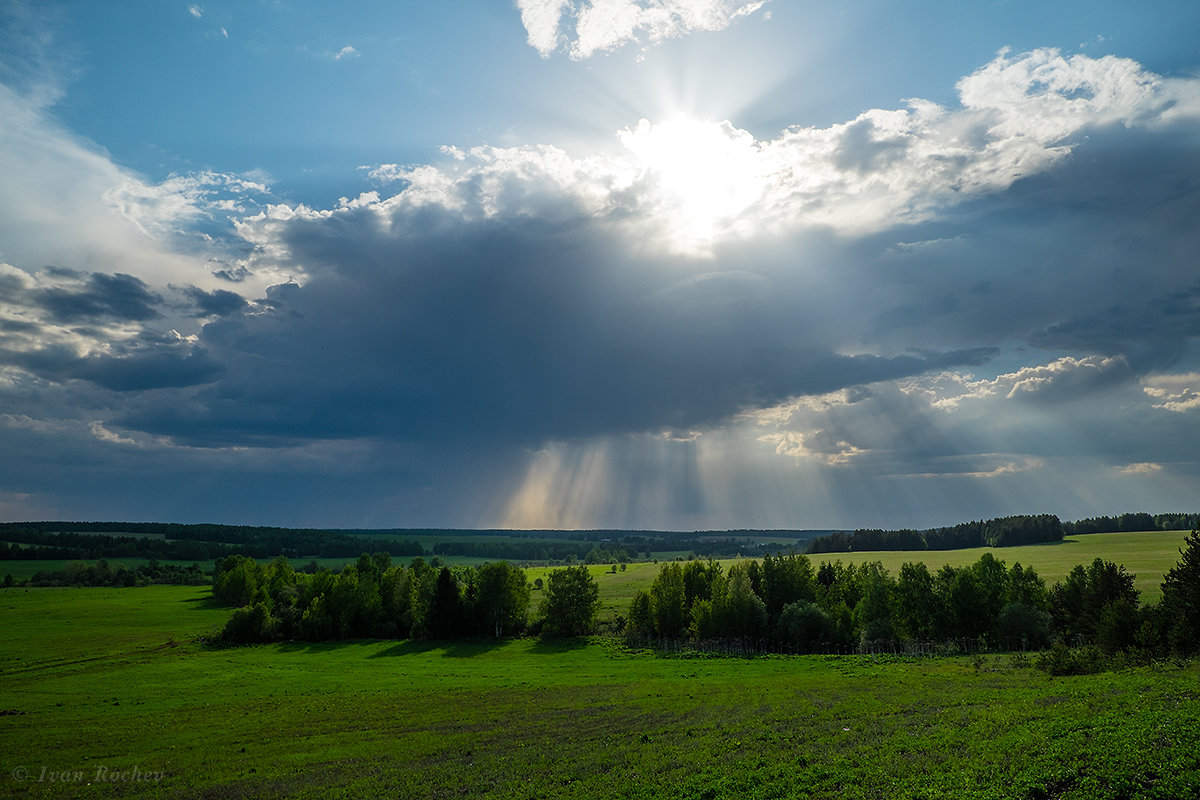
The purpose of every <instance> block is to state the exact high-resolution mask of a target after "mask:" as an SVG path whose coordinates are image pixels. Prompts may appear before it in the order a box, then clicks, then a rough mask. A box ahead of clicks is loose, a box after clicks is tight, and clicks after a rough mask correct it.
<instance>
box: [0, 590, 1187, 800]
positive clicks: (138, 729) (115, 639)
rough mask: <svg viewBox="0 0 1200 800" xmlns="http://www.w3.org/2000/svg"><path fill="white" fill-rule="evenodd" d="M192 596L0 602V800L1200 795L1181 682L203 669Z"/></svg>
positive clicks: (272, 650) (469, 648) (832, 671)
mask: <svg viewBox="0 0 1200 800" xmlns="http://www.w3.org/2000/svg"><path fill="white" fill-rule="evenodd" d="M619 575H620V574H619V573H618V576H619ZM207 597H208V594H207V591H206V590H204V589H200V588H195V587H174V586H152V587H144V588H135V589H120V590H108V589H39V590H22V589H8V590H3V591H0V615H2V616H0V621H2V622H3V625H0V698H2V699H0V711H3V712H4V713H3V715H0V796H14V797H17V796H20V797H34V798H36V797H88V798H92V797H97V798H106V797H134V796H145V797H181V798H242V797H266V798H270V797H314V798H316V797H322V798H323V797H378V796H397V797H422V798H426V797H428V798H440V797H467V798H473V797H475V798H482V797H503V798H524V797H530V798H532V797H551V798H567V797H570V798H576V797H626V798H658V797H672V798H675V797H680V798H722V797H731V798H733V797H737V798H742V797H747V798H767V797H812V798H833V797H837V798H839V799H840V798H876V797H877V798H918V797H923V798H1049V797H1054V798H1195V797H1198V796H1200V790H1198V789H1197V787H1198V786H1200V756H1198V755H1197V754H1198V753H1200V689H1198V687H1200V667H1198V666H1197V665H1196V664H1195V663H1189V664H1183V665H1173V664H1172V665H1165V666H1162V667H1160V668H1155V669H1135V670H1130V671H1127V672H1122V673H1115V674H1114V673H1110V674H1106V675H1095V676H1080V677H1071V678H1049V677H1047V676H1046V675H1044V674H1042V673H1040V672H1037V671H1035V670H1032V669H1030V668H1028V667H1027V666H1023V665H1022V664H1021V663H1020V661H1018V660H1015V659H1014V658H1013V657H1011V656H989V657H987V658H985V659H982V660H971V659H940V660H926V661H906V660H874V659H870V658H828V657H760V658H753V659H733V658H728V659H718V658H700V657H696V658H662V657H657V656H655V655H653V654H651V653H647V652H637V651H629V650H627V649H625V648H623V647H621V646H619V645H618V644H616V643H614V642H611V641H606V640H593V641H592V642H591V643H584V642H580V641H567V642H559V643H551V644H547V643H542V642H538V641H535V640H512V641H504V642H490V641H489V642H476V643H463V644H453V645H442V644H436V643H422V642H394V641H390V642H389V641H355V642H341V643H322V644H317V645H310V644H281V645H266V646H258V647H244V648H226V649H221V648H210V647H206V646H203V645H201V644H199V643H198V642H196V641H195V640H194V638H193V637H195V636H196V635H198V634H204V633H207V632H209V631H211V630H213V629H214V628H215V627H217V626H219V625H220V624H221V623H222V622H223V621H224V619H225V617H226V616H227V610H226V609H223V608H219V607H214V606H213V605H211V603H209V601H208V599H207ZM43 768H45V769H46V770H47V773H46V774H47V775H51V776H53V775H55V774H56V773H58V774H59V777H66V779H67V781H68V782H67V783H61V782H57V783H49V782H46V781H45V780H42V781H39V780H38V779H39V778H40V777H42V776H43V772H42V770H43ZM135 768H136V769H137V770H138V771H139V773H141V774H142V776H143V777H144V776H146V775H149V776H150V777H149V778H148V779H146V780H141V781H134V780H132V778H133V777H134V773H133V770H134V769H135ZM104 770H107V772H104ZM159 773H161V779H160V780H159V779H156V778H157V777H158V775H159ZM113 775H116V776H117V778H118V779H117V780H104V778H105V777H108V778H111V777H112V776H113ZM122 775H124V776H125V778H126V779H125V780H121V779H120V778H121V776H122ZM76 776H79V781H78V782H76V781H75V777H76ZM97 778H99V779H100V780H99V781H97ZM88 782H91V784H92V785H90V786H89V785H83V784H86V783H88Z"/></svg>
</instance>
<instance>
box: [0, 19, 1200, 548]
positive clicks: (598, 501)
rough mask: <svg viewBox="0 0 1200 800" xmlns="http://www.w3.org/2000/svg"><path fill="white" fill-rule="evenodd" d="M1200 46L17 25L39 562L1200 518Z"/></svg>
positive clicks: (14, 45)
mask: <svg viewBox="0 0 1200 800" xmlns="http://www.w3.org/2000/svg"><path fill="white" fill-rule="evenodd" d="M1197 31H1200V4H1196V3H1194V2H1190V0H1188V1H1184V0H1148V2H1144V3H1139V4H1130V3H1127V2H1117V1H1116V0H1098V1H1097V0H1092V1H1091V2H1086V3H1084V2H1075V1H1074V0H1064V1H1063V2H1056V3H1051V4H1046V3H1041V2H1032V0H994V1H993V2H984V3H962V2H959V1H958V0H955V1H954V2H951V1H950V0H921V1H920V2H906V3H901V2H894V1H890V0H839V2H833V3H802V2H785V0H516V2H514V3H508V2H497V1H496V0H488V1H487V2H484V1H483V0H461V2H456V3H452V4H451V3H408V2H405V3H396V2H382V0H380V1H377V2H371V1H369V0H368V1H366V2H358V3H353V4H332V3H327V2H320V1H319V0H237V1H236V2H233V1H232V0H230V1H229V2H225V1H223V0H212V1H211V2H194V3H189V2H175V0H127V1H126V2H121V3H95V2H84V1H83V0H80V1H79V2H75V1H73V0H66V1H64V0H3V2H0V176H3V178H2V179H0V454H3V457H2V458H0V519H4V520H51V519H72V520H74V519H81V520H131V521H132V520H154V521H176V522H220V523H237V524H256V525H287V526H325V527H344V528H350V527H371V528H378V527H440V528H451V527H466V528H498V527H509V528H572V529H592V528H641V529H663V530H723V529H731V528H754V529H762V528H791V529H828V528H845V529H851V528H859V527H883V528H902V527H916V528H924V527H932V526H938V525H949V524H955V523H958V522H963V521H967V520H972V519H986V518H991V517H996V516H1004V515H1010V514H1034V513H1052V514H1057V515H1059V516H1060V517H1061V518H1063V519H1066V520H1071V519H1080V518H1084V517H1090V516H1096V515H1101V514H1117V513H1122V512H1127V511H1150V512H1168V511H1172V512H1174V511H1180V512H1182V511H1188V512H1191V511H1196V510H1197V508H1198V500H1197V498H1198V496H1200V493H1198V492H1197V489H1198V488H1200V346H1198V345H1200V39H1197V37H1196V36H1195V34H1196V32H1197Z"/></svg>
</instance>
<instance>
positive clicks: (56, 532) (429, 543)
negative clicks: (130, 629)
mask: <svg viewBox="0 0 1200 800" xmlns="http://www.w3.org/2000/svg"><path fill="white" fill-rule="evenodd" d="M1198 525H1200V514H1154V515H1152V514H1146V513H1132V514H1121V515H1120V516H1115V517H1092V518H1089V519H1083V520H1079V521H1078V522H1061V521H1060V520H1059V519H1058V517H1056V516H1054V515H1051V514H1038V515H1026V516H1015V517H1000V518H997V519H992V520H987V521H982V520H981V521H978V522H966V523H963V524H961V525H954V526H951V527H945V528H930V529H928V530H920V531H918V530H911V529H901V530H868V529H862V530H856V531H852V532H847V531H813V530H727V531H697V532H691V533H683V532H675V531H648V530H633V531H619V530H590V531H553V530H528V531H520V530H462V529H428V528H395V529H319V528H281V527H261V526H259V527H255V526H247V525H213V524H190V525H185V524H179V523H162V522H8V523H0V560H19V559H39V560H92V561H94V560H97V559H102V558H103V559H109V558H140V559H161V560H171V561H212V560H215V559H218V558H224V557H226V556H231V555H240V556H246V557H249V558H257V559H267V558H274V557H276V556H284V557H287V558H290V559H305V558H309V559H312V558H348V559H349V558H357V557H358V556H359V555H361V554H362V553H375V552H387V553H389V554H391V555H392V556H396V557H402V558H412V557H415V556H422V557H438V556H471V557H477V558H484V559H505V560H509V561H514V562H524V563H545V564H571V563H589V564H615V563H626V562H633V561H648V560H651V559H653V558H663V557H669V556H664V554H689V555H694V556H697V557H702V558H732V557H742V558H761V557H763V556H766V555H770V554H780V553H787V552H792V551H804V552H807V553H810V554H820V553H837V552H850V551H863V550H954V549H962V548H969V547H1009V546H1013V545H1021V544H1034V543H1038V542H1053V541H1060V540H1061V539H1062V538H1063V537H1064V536H1070V535H1077V534H1086V533H1105V532H1122V531H1143V530H1190V529H1193V528H1196V527H1197V526H1198ZM768 539H769V540H773V541H764V540H768ZM781 540H782V541H781Z"/></svg>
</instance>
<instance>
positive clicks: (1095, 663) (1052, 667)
mask: <svg viewBox="0 0 1200 800" xmlns="http://www.w3.org/2000/svg"><path fill="white" fill-rule="evenodd" d="M1036 666H1037V668H1038V669H1040V670H1042V671H1043V672H1046V673H1048V674H1050V675H1056V676H1060V675H1093V674H1095V673H1097V672H1104V671H1105V670H1106V669H1108V668H1109V662H1108V660H1107V659H1105V657H1104V654H1103V653H1101V652H1100V649H1099V648H1097V647H1094V646H1091V645H1089V646H1087V647H1067V646H1066V645H1065V644H1063V643H1062V642H1061V641H1057V642H1055V643H1054V645H1053V646H1052V647H1051V648H1050V649H1049V650H1046V651H1045V652H1043V653H1042V654H1041V655H1039V656H1038V659H1037V664H1036Z"/></svg>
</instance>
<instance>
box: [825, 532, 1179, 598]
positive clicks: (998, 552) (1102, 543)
mask: <svg viewBox="0 0 1200 800" xmlns="http://www.w3.org/2000/svg"><path fill="white" fill-rule="evenodd" d="M1188 533H1190V531H1146V532H1142V533H1089V534H1085V535H1082V536H1070V537H1068V538H1067V539H1065V540H1063V541H1062V542H1054V543H1050V544H1036V545H1029V546H1026V547H999V548H988V547H979V548H972V549H970V550H939V551H929V550H920V551H894V552H887V551H880V552H868V553H823V554H821V555H814V556H809V558H811V559H812V560H813V562H814V563H819V562H821V561H838V560H840V561H842V562H843V563H851V562H853V563H855V564H861V563H864V562H867V561H879V562H882V563H883V566H884V567H886V568H887V570H888V571H889V572H890V573H891V574H892V575H893V576H895V575H897V574H899V572H900V566H901V565H902V564H904V562H906V561H913V562H917V561H923V562H924V563H925V564H926V565H927V566H928V567H929V569H930V570H936V569H937V568H938V567H941V566H942V565H944V564H949V565H950V566H952V567H962V566H966V565H968V564H973V563H974V562H976V561H978V560H979V557H980V556H981V555H983V554H984V553H991V554H992V555H993V556H995V557H996V558H998V559H1001V560H1002V561H1004V562H1005V563H1006V564H1008V565H1009V566H1010V567H1011V566H1012V565H1013V564H1015V563H1016V562H1018V561H1019V562H1021V564H1022V566H1031V567H1033V568H1034V569H1035V570H1036V571H1037V574H1038V575H1040V576H1041V577H1042V579H1043V580H1045V581H1046V585H1047V586H1051V585H1053V584H1054V583H1056V582H1058V581H1061V580H1062V579H1063V578H1065V577H1066V576H1067V573H1068V572H1070V571H1071V569H1072V568H1073V567H1074V566H1075V565H1076V564H1083V565H1084V566H1087V565H1088V564H1090V563H1092V560H1093V559H1096V558H1102V559H1104V560H1105V561H1111V562H1113V563H1115V564H1121V565H1122V566H1124V567H1125V569H1126V570H1127V571H1129V572H1130V573H1132V574H1133V575H1135V576H1136V578H1135V580H1134V587H1135V588H1136V589H1137V590H1138V591H1139V592H1141V593H1142V600H1143V601H1144V602H1153V601H1157V600H1158V598H1160V597H1161V596H1162V587H1161V584H1162V579H1163V576H1164V575H1165V574H1166V573H1167V571H1168V570H1170V569H1171V567H1173V566H1175V564H1176V563H1177V562H1178V561H1179V548H1180V547H1182V546H1183V540H1184V539H1186V538H1187V536H1188Z"/></svg>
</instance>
